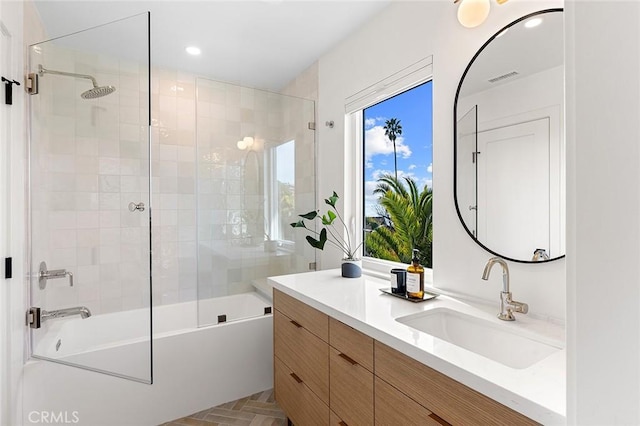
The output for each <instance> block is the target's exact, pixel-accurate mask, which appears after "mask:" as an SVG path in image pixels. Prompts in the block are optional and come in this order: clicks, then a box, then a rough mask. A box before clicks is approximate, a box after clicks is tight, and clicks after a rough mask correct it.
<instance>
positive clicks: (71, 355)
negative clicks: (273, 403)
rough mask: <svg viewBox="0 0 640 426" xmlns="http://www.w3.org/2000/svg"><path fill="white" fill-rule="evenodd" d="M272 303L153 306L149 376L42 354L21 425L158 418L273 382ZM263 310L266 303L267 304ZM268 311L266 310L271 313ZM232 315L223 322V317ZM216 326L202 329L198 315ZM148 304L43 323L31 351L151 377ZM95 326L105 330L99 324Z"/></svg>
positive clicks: (28, 368)
mask: <svg viewBox="0 0 640 426" xmlns="http://www.w3.org/2000/svg"><path fill="white" fill-rule="evenodd" d="M270 307H271V303H270V301H268V300H267V299H265V298H264V297H262V296H261V295H259V294H258V293H255V292H251V293H244V294H239V295H233V296H226V297H221V298H216V299H209V300H205V301H200V303H199V304H198V302H195V301H194V302H187V303H179V304H175V305H166V306H159V307H155V308H154V309H153V325H154V335H153V384H146V383H141V382H136V381H133V380H128V379H124V378H121V377H113V376H109V375H106V374H100V373H97V372H94V371H87V370H83V369H80V368H74V367H69V366H67V365H62V364H59V363H54V362H50V361H46V360H40V359H37V360H31V361H28V362H27V363H26V364H25V366H24V370H23V372H24V374H23V382H22V385H23V409H22V412H23V424H25V425H28V424H42V419H43V415H42V413H45V414H48V416H49V417H48V418H53V417H55V418H57V419H63V420H68V421H61V422H60V424H64V423H72V424H79V425H91V426H94V425H115V424H117V425H127V424H130V425H136V426H137V425H157V424H160V423H163V422H167V421H170V420H173V419H176V418H179V417H183V416H185V415H188V414H191V413H195V412H198V411H201V410H204V409H206V408H209V407H212V406H215V405H218V404H221V403H223V402H227V401H231V400H234V399H238V398H240V397H243V396H247V395H250V394H253V393H256V392H259V391H262V390H265V389H269V388H271V387H272V386H273V355H272V354H273V330H272V315H271V314H270V313H268V312H270ZM265 308H267V309H266V310H265ZM265 312H266V313H265ZM223 315H224V316H226V322H220V323H218V317H219V316H223ZM198 316H200V319H201V324H202V323H203V320H207V319H210V320H211V321H207V322H210V323H213V324H214V325H209V326H204V327H200V328H197V318H198ZM148 326H149V320H148V310H132V311H125V312H119V313H113V314H104V315H96V316H93V317H90V318H87V319H86V320H80V319H77V318H67V319H60V320H52V321H48V322H47V323H46V327H48V328H44V329H43V330H38V332H39V333H45V334H44V335H43V336H42V337H41V338H39V339H38V346H37V347H36V348H35V349H36V350H35V351H34V353H38V354H42V355H43V356H46V357H51V358H54V359H56V360H58V361H59V362H62V363H72V364H73V363H77V364H83V365H91V366H92V367H93V368H94V369H96V370H99V371H117V373H118V374H119V375H120V376H130V377H133V378H135V379H138V380H144V379H148V378H149V371H150V370H149V342H148V337H146V338H145V337H144V336H145V333H146V334H147V335H148ZM96 330H99V332H96Z"/></svg>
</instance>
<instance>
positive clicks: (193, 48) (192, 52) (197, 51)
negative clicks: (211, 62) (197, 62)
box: [184, 46, 202, 56]
mask: <svg viewBox="0 0 640 426" xmlns="http://www.w3.org/2000/svg"><path fill="white" fill-rule="evenodd" d="M184 50H186V52H187V53H188V54H189V55H194V56H196V55H199V54H200V53H202V51H201V50H200V48H199V47H196V46H188V47H187V48H185V49H184Z"/></svg>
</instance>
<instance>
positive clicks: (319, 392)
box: [273, 290, 329, 426]
mask: <svg viewBox="0 0 640 426" xmlns="http://www.w3.org/2000/svg"><path fill="white" fill-rule="evenodd" d="M273 293H274V295H273V302H274V307H275V310H274V313H273V349H274V391H275V398H276V401H277V402H278V404H279V405H280V407H281V408H282V409H283V410H284V412H285V413H286V414H287V417H289V419H291V421H292V422H293V423H294V424H296V425H300V426H301V425H314V426H315V425H323V426H325V425H327V424H328V423H329V343H328V340H329V317H328V316H327V315H325V314H323V313H322V312H320V311H318V310H316V309H313V308H312V307H310V306H308V305H306V304H304V303H302V302H300V301H298V300H297V299H294V298H293V297H291V296H289V295H286V294H284V293H282V292H280V291H277V290H274V292H273Z"/></svg>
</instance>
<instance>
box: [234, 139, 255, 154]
mask: <svg viewBox="0 0 640 426" xmlns="http://www.w3.org/2000/svg"><path fill="white" fill-rule="evenodd" d="M253 142H254V139H253V138H252V137H251V136H245V137H244V138H243V139H242V140H241V141H238V142H236V146H237V147H238V149H240V150H243V151H244V150H245V149H251V147H252V146H253Z"/></svg>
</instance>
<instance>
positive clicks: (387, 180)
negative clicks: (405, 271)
mask: <svg viewBox="0 0 640 426" xmlns="http://www.w3.org/2000/svg"><path fill="white" fill-rule="evenodd" d="M404 180H405V181H406V183H407V187H405V185H403V184H402V182H400V181H399V180H398V179H396V178H394V177H393V176H391V175H388V174H387V175H384V176H382V177H381V178H380V179H378V185H377V187H376V189H375V190H374V194H379V195H380V198H379V200H378V202H379V204H380V205H381V206H382V207H383V208H384V209H385V210H386V212H387V214H388V217H389V219H390V221H391V225H390V226H386V225H381V226H378V227H376V228H375V229H374V230H373V231H372V232H370V233H369V234H368V235H367V236H366V250H367V255H369V256H372V257H377V258H381V259H387V260H394V261H396V262H402V263H411V257H412V249H414V248H415V249H418V250H419V252H420V258H421V261H422V264H423V265H424V266H425V267H427V268H430V267H431V266H432V264H431V249H432V241H433V220H432V219H433V215H432V206H433V191H432V190H431V189H430V188H429V187H427V186H425V187H424V188H423V189H422V191H418V186H417V184H416V183H415V181H414V180H413V179H411V178H407V177H405V178H404Z"/></svg>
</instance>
